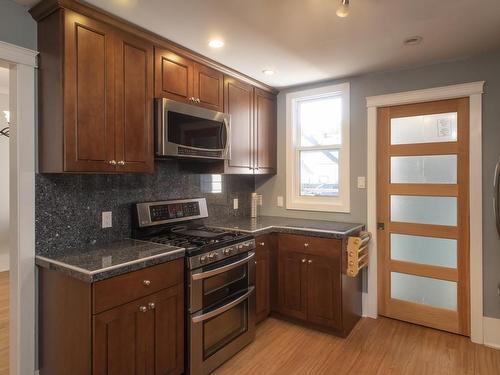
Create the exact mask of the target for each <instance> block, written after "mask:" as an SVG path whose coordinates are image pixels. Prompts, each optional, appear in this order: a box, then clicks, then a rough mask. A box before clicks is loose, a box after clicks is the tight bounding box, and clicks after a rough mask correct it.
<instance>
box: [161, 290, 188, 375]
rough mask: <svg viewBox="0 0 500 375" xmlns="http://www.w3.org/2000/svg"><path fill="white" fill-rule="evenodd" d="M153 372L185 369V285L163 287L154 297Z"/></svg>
mask: <svg viewBox="0 0 500 375" xmlns="http://www.w3.org/2000/svg"><path fill="white" fill-rule="evenodd" d="M153 303H155V308H154V326H155V333H154V338H155V339H154V340H155V370H156V372H155V374H162V375H176V374H182V373H183V371H184V285H183V284H179V285H177V286H175V287H172V288H169V289H166V290H164V291H162V292H160V293H157V295H156V296H155V298H154V302H153Z"/></svg>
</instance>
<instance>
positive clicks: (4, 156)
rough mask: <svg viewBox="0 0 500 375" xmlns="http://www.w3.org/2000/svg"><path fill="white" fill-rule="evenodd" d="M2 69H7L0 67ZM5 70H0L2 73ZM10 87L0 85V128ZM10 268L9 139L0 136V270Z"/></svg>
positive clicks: (6, 107) (0, 127)
mask: <svg viewBox="0 0 500 375" xmlns="http://www.w3.org/2000/svg"><path fill="white" fill-rule="evenodd" d="M0 70H7V69H4V68H0ZM1 73H3V72H0V74H1ZM7 90H8V87H0V129H3V128H4V127H6V126H7V121H6V120H5V117H4V114H3V111H7V110H8V109H9V95H8V94H6V93H5V91H7ZM8 269H9V139H8V138H6V137H4V136H0V272H2V271H6V270H8Z"/></svg>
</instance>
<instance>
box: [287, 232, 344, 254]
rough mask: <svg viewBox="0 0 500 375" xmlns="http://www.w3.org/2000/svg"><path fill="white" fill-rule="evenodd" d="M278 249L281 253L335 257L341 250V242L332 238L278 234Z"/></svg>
mask: <svg viewBox="0 0 500 375" xmlns="http://www.w3.org/2000/svg"><path fill="white" fill-rule="evenodd" d="M279 248H280V250H283V251H300V252H302V253H306V254H313V255H325V256H332V257H337V256H339V255H340V251H341V249H342V241H340V240H337V239H333V238H321V237H311V236H299V235H295V234H280V235H279Z"/></svg>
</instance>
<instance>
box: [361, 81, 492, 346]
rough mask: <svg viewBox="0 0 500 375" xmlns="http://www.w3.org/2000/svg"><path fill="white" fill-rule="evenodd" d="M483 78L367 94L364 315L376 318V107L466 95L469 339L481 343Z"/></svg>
mask: <svg viewBox="0 0 500 375" xmlns="http://www.w3.org/2000/svg"><path fill="white" fill-rule="evenodd" d="M484 83H485V82H484V81H478V82H470V83H463V84H458V85H450V86H442V87H436V88H430V89H423V90H414V91H406V92H400V93H394V94H386V95H378V96H370V97H367V98H366V107H367V128H368V129H367V179H368V186H367V198H368V205H367V229H368V231H370V232H371V233H372V236H373V237H372V241H370V250H369V256H368V257H369V263H368V275H367V276H368V289H367V292H364V293H363V315H364V316H367V317H371V318H377V316H378V308H377V298H378V283H377V109H378V108H379V107H386V106H395V105H402V104H413V103H422V102H429V101H437V100H445V99H455V98H463V97H468V98H469V106H470V118H469V205H470V227H469V232H470V284H469V285H470V319H471V322H470V323H471V326H470V333H471V334H470V338H471V340H472V341H473V342H475V343H479V344H483V237H482V235H483V233H482V232H483V222H482V220H483V217H482V214H483V207H482V204H483V200H482V196H483V194H482V187H483V183H482V94H483V88H484Z"/></svg>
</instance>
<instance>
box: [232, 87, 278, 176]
mask: <svg viewBox="0 0 500 375" xmlns="http://www.w3.org/2000/svg"><path fill="white" fill-rule="evenodd" d="M224 110H225V112H226V113H228V114H230V115H231V138H230V142H231V159H230V160H229V161H228V162H227V163H226V166H225V170H224V171H225V173H228V174H275V173H276V149H277V137H276V132H277V124H276V96H275V95H273V94H271V93H268V92H266V91H264V90H261V89H258V88H256V87H253V86H251V85H249V84H247V83H245V82H241V81H239V80H237V79H235V78H232V77H226V78H225V79H224Z"/></svg>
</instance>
